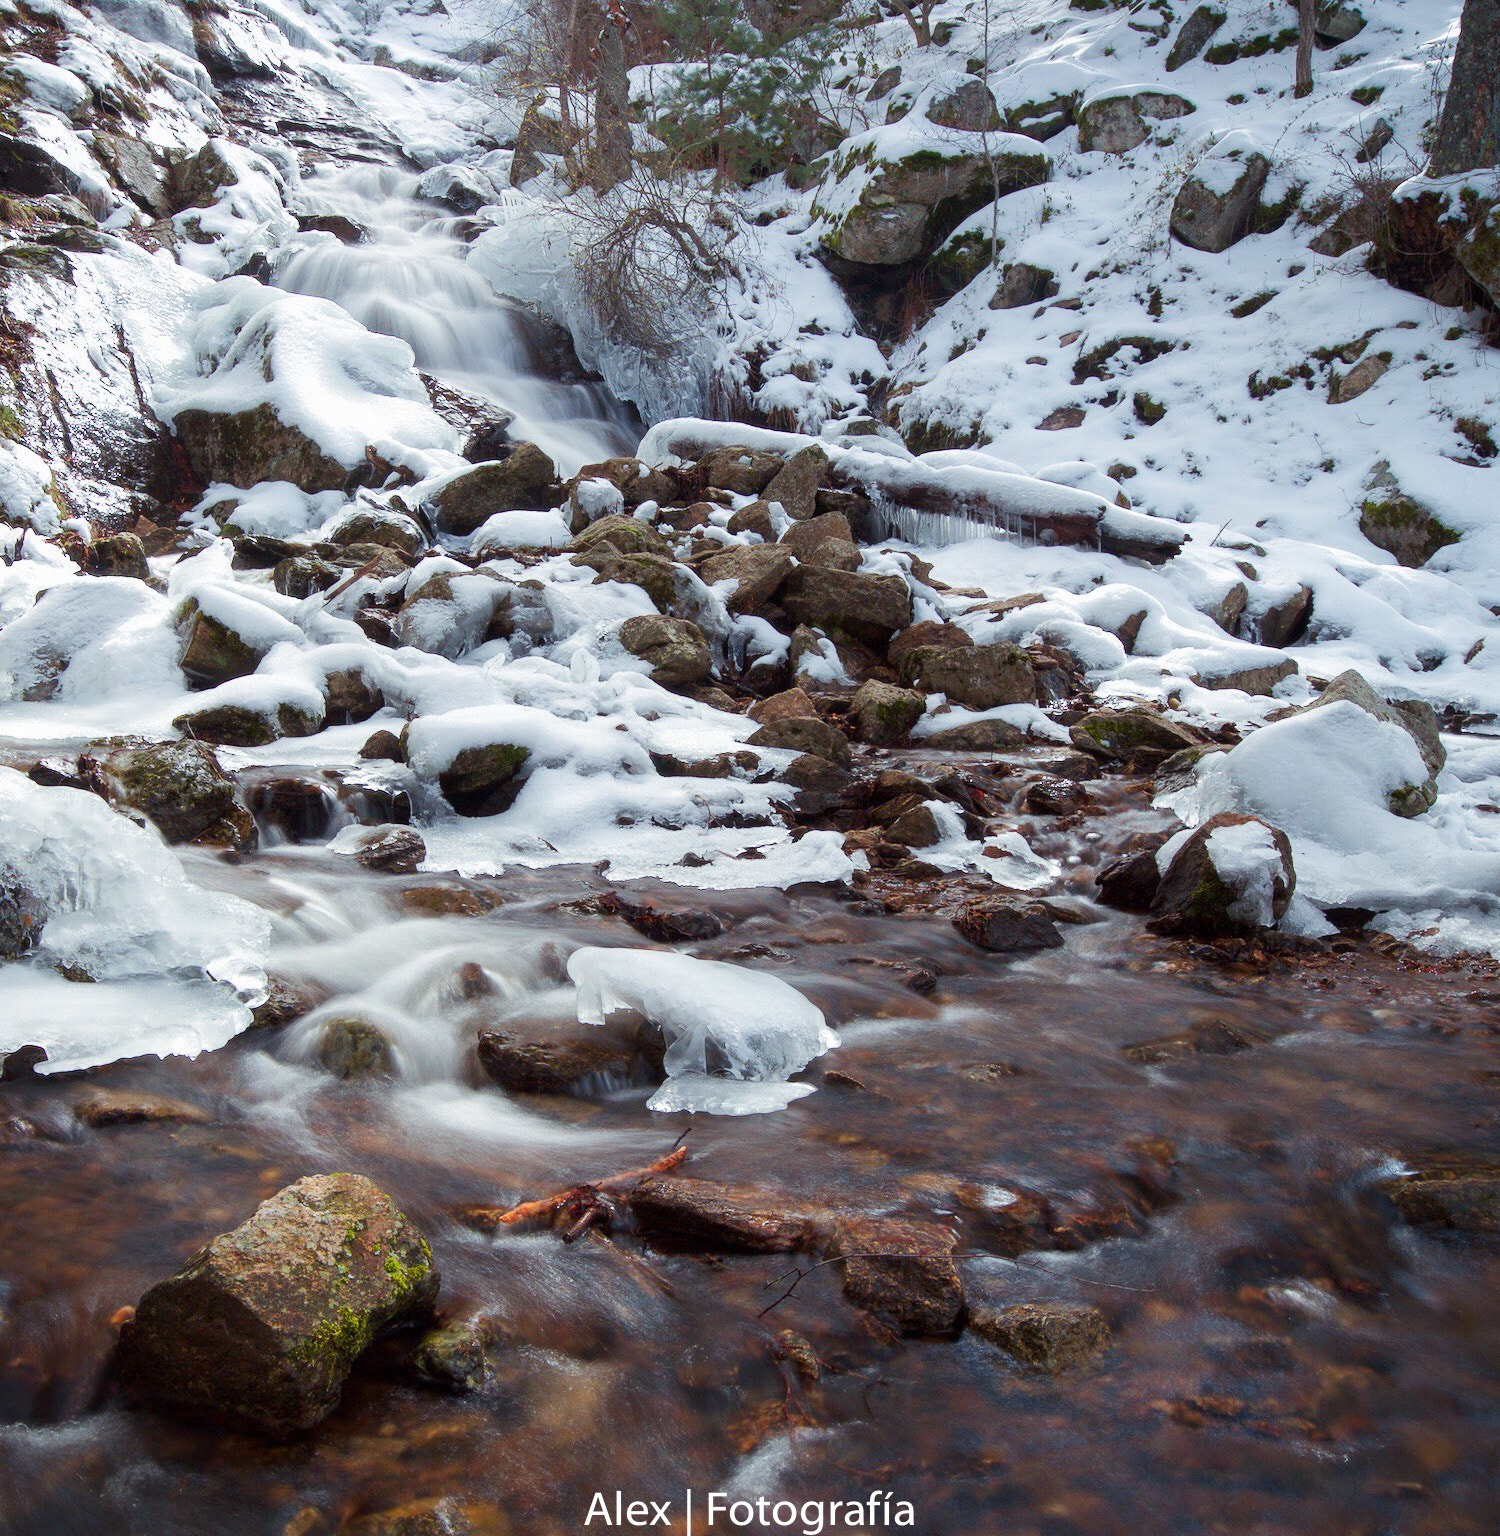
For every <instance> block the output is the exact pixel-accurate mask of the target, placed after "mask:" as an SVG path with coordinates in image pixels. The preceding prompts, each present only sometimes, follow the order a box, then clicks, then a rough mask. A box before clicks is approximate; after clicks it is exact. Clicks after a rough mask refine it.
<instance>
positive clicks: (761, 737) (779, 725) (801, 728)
mask: <svg viewBox="0 0 1500 1536" xmlns="http://www.w3.org/2000/svg"><path fill="white" fill-rule="evenodd" d="M746 745H747V746H751V747H772V748H775V749H776V750H778V751H783V752H798V753H802V754H805V755H808V756H812V757H821V758H825V759H826V760H827V761H828V762H830V763H833V764H834V765H835V766H836V767H838V768H845V769H847V768H848V766H849V763H850V752H849V742H848V740H847V739H846V738H845V736H844V735H843V733H842V732H841V731H840V730H838V728H837V727H836V726H832V725H829V723H828V722H827V721H826V720H819V719H817V718H816V717H809V716H806V715H795V716H792V717H790V718H787V719H781V720H771V721H769V722H767V723H766V724H765V725H763V726H761V728H760V729H759V730H758V731H757V732H756V733H755V734H754V735H753V736H751V737H749V738H748V740H747V741H746Z"/></svg>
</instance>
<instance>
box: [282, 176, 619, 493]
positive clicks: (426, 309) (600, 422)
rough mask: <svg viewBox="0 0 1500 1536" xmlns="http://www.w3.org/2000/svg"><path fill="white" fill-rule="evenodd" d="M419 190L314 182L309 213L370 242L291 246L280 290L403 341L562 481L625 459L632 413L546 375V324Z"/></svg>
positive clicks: (343, 179)
mask: <svg viewBox="0 0 1500 1536" xmlns="http://www.w3.org/2000/svg"><path fill="white" fill-rule="evenodd" d="M417 181H418V178H417V177H416V176H413V175H410V174H407V173H405V172H403V171H400V170H398V169H396V168H394V167H372V166H357V167H355V168H353V169H351V170H346V171H338V172H332V173H328V174H323V175H316V176H312V177H309V178H308V180H307V181H306V182H305V183H304V188H305V201H306V204H307V206H308V207H309V208H311V209H315V210H316V211H317V212H318V213H320V214H325V215H326V214H338V215H342V216H343V217H345V218H347V219H349V220H351V221H352V222H353V223H354V224H355V225H357V226H358V227H359V228H360V229H361V230H363V231H364V232H365V238H364V239H362V240H361V241H360V242H359V243H358V244H356V245H345V244H343V243H342V242H340V241H339V240H337V239H335V238H333V237H332V236H323V237H321V238H316V239H315V241H314V243H310V244H307V245H304V246H302V247H301V248H296V247H294V248H293V249H292V250H291V251H290V252H289V253H288V254H286V255H285V256H284V257H283V258H282V259H281V260H280V261H278V263H277V266H276V274H275V281H276V284H277V286H279V287H281V288H285V289H288V290H290V291H291V292H293V293H304V294H309V295H312V296H314V297H317V298H323V299H331V300H332V301H333V302H334V303H336V304H338V305H340V306H342V307H343V308H344V309H346V310H348V312H349V313H350V314H351V315H353V316H354V318H355V319H356V320H358V321H359V322H360V323H361V324H362V325H364V326H367V327H368V328H369V329H370V330H372V331H379V332H380V333H382V334H383V335H387V336H399V337H400V338H401V339H402V340H403V341H405V342H407V343H408V344H409V345H410V347H411V349H412V351H413V352H414V353H415V354H416V361H417V367H418V368H419V369H421V371H422V372H423V373H427V374H430V375H432V376H433V377H434V378H436V379H438V380H439V381H440V382H442V383H443V384H446V385H448V386H450V387H451V388H453V389H455V390H458V391H460V392H462V393H464V394H466V395H472V396H475V397H477V398H479V399H481V400H484V401H488V402H489V403H491V404H493V405H496V406H499V407H500V408H502V409H503V410H505V411H508V412H510V413H511V414H512V415H513V416H514V417H515V424H514V426H513V427H512V429H511V435H512V436H513V437H514V438H516V439H517V440H521V439H526V440H530V441H532V442H535V443H538V444H539V445H540V446H541V447H542V448H544V449H545V450H546V451H547V452H548V453H549V454H551V455H552V457H553V458H554V459H555V460H556V461H557V463H558V465H559V467H560V468H561V469H562V471H563V473H564V474H570V473H572V472H573V471H575V470H577V469H578V468H579V467H580V466H581V465H583V464H586V463H590V462H593V461H597V460H599V459H604V458H608V457H610V456H611V455H613V454H619V453H628V452H630V451H631V450H632V449H633V448H634V447H635V444H636V441H637V440H638V438H639V435H640V428H639V422H638V421H637V420H636V418H635V415H634V413H633V412H632V411H631V409H630V408H629V407H628V406H625V405H623V404H622V403H621V402H620V401H618V400H617V399H615V398H614V396H613V395H611V394H610V392H609V391H608V390H607V389H606V388H605V387H604V386H603V385H602V384H598V383H595V382H592V381H590V380H587V379H572V380H569V379H563V378H558V377H556V376H549V366H548V363H547V359H546V351H547V347H546V331H545V327H544V324H543V322H541V321H539V320H538V319H536V318H535V317H534V316H532V315H530V314H529V313H528V312H527V311H526V310H525V309H523V308H522V307H521V306H520V305H518V304H516V303H515V302H514V301H512V300H510V299H507V298H505V297H504V296H503V295H501V294H497V293H496V292H495V290H494V289H493V288H491V287H490V285H489V284H488V283H487V282H486V281H485V280H484V279H483V278H482V277H480V276H479V275H478V274H477V273H475V272H473V271H472V270H471V269H470V268H469V265H468V263H467V260H466V254H467V248H466V246H465V244H464V242H463V240H462V239H461V238H460V237H459V234H460V231H461V230H462V228H463V225H464V221H463V220H462V219H460V218H457V217H455V216H454V215H452V214H450V213H447V212H445V211H444V210H442V209H441V208H438V207H436V206H435V205H433V204H431V203H427V202H423V201H422V200H420V199H419V198H418V196H417Z"/></svg>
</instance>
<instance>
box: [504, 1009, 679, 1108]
mask: <svg viewBox="0 0 1500 1536" xmlns="http://www.w3.org/2000/svg"><path fill="white" fill-rule="evenodd" d="M583 1028H584V1030H585V1031H586V1032H580V1033H569V1032H567V1031H565V1030H564V1031H557V1030H554V1029H546V1028H543V1029H542V1030H538V1031H537V1032H536V1033H532V1032H529V1031H528V1033H526V1034H522V1033H519V1032H518V1027H517V1026H510V1027H508V1028H505V1029H483V1030H480V1032H479V1040H478V1044H477V1047H476V1050H477V1055H478V1058H479V1065H480V1066H481V1068H483V1070H484V1072H485V1075H486V1076H488V1077H489V1078H490V1080H491V1081H492V1082H495V1083H497V1084H498V1085H499V1086H500V1087H502V1088H504V1089H505V1090H506V1092H507V1093H543V1094H572V1095H578V1096H583V1097H587V1096H589V1095H591V1094H593V1093H596V1092H597V1093H604V1092H608V1091H609V1090H611V1089H613V1088H619V1087H624V1086H625V1085H627V1084H629V1083H633V1082H642V1081H650V1080H652V1079H655V1078H659V1077H660V1072H659V1071H656V1072H654V1071H652V1070H651V1068H650V1063H649V1061H648V1058H647V1055H646V1053H645V1052H643V1050H642V1049H641V1046H640V1044H639V1043H638V1042H637V1041H635V1040H631V1039H627V1038H624V1037H621V1036H619V1035H616V1034H614V1033H612V1032H610V1031H608V1030H604V1029H599V1028H595V1027H592V1026H584V1027H583Z"/></svg>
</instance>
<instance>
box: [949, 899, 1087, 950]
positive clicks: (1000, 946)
mask: <svg viewBox="0 0 1500 1536" xmlns="http://www.w3.org/2000/svg"><path fill="white" fill-rule="evenodd" d="M953 926H954V927H955V928H957V929H958V931H959V932H960V933H961V934H963V936H964V937H965V938H966V939H967V940H968V941H969V942H970V943H971V944H977V945H978V946H979V948H980V949H987V950H988V951H989V952H990V953H991V954H995V955H1009V954H1026V953H1029V952H1031V951H1034V950H1041V949H1060V948H1061V947H1062V942H1063V937H1062V934H1061V933H1060V932H1058V928H1057V924H1056V922H1055V921H1054V920H1053V917H1052V913H1051V912H1050V911H1049V910H1048V909H1047V907H1046V906H1045V905H1044V904H1043V903H1041V902H1038V901H1018V900H1013V899H1010V898H1007V897H1003V896H997V897H984V898H981V899H980V900H978V901H971V902H970V903H969V904H968V905H967V906H966V907H964V908H963V910H962V911H960V912H959V913H958V915H957V916H956V917H955V918H954V919H953Z"/></svg>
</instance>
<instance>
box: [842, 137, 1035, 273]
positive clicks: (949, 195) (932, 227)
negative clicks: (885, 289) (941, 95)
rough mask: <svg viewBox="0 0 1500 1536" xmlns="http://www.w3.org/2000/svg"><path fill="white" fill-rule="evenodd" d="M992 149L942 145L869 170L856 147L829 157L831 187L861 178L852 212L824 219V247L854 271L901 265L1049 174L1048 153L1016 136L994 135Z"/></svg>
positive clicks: (886, 162)
mask: <svg viewBox="0 0 1500 1536" xmlns="http://www.w3.org/2000/svg"><path fill="white" fill-rule="evenodd" d="M991 150H992V153H990V154H985V153H984V152H983V151H982V150H980V149H970V148H967V147H960V146H959V145H957V144H954V143H952V142H951V141H945V140H940V141H938V142H936V143H935V144H933V145H931V146H928V147H924V148H922V149H918V150H913V151H911V152H910V153H908V154H905V155H903V156H901V157H899V158H898V159H894V160H882V161H878V162H877V163H876V164H875V165H874V167H873V168H870V167H866V166H865V165H864V164H863V163H861V154H862V150H861V149H860V148H858V147H856V148H851V149H846V150H845V151H844V152H842V154H840V155H838V156H835V158H834V163H833V165H832V166H831V168H830V171H829V183H830V185H831V186H837V185H838V184H840V183H843V182H847V181H849V180H850V179H851V178H854V177H862V178H864V185H863V189H862V191H861V193H860V195H859V198H858V201H857V202H855V204H854V206H853V207H852V208H849V209H847V210H846V211H843V212H841V213H839V214H838V215H837V216H831V217H829V221H828V224H829V227H828V230H827V233H826V234H825V235H824V237H823V245H824V249H825V250H826V251H827V252H828V253H829V254H830V255H831V256H833V257H836V258H837V259H838V260H840V261H844V262H848V263H850V264H852V265H854V266H856V267H893V266H904V265H905V264H906V263H907V262H909V261H914V260H916V259H917V258H918V257H919V256H923V255H927V254H929V253H930V252H932V251H934V250H936V249H937V247H938V245H939V244H940V243H941V242H942V241H943V240H944V239H945V238H946V237H947V236H948V235H949V234H950V233H951V232H952V231H953V230H954V229H955V228H956V227H957V226H958V225H959V224H961V223H962V222H963V221H964V219H966V218H967V217H968V216H969V215H970V214H971V213H973V212H974V211H975V210H976V209H978V208H982V207H984V205H985V204H986V203H989V202H993V201H994V199H995V198H996V197H997V196H1000V197H1003V196H1005V195H1006V194H1007V193H1010V192H1017V191H1019V190H1020V189H1021V188H1023V187H1033V186H1036V185H1037V184H1038V183H1039V182H1044V181H1046V179H1047V177H1048V175H1049V174H1050V172H1051V162H1050V160H1049V158H1048V156H1047V154H1046V152H1045V151H1044V150H1040V149H1038V148H1037V147H1036V145H1035V144H1034V143H1033V142H1032V141H1031V140H1029V139H1023V138H1021V137H1020V136H1019V135H1013V134H1000V135H996V137H995V139H994V140H993V141H992V142H991ZM820 211H822V210H818V209H815V212H820Z"/></svg>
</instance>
